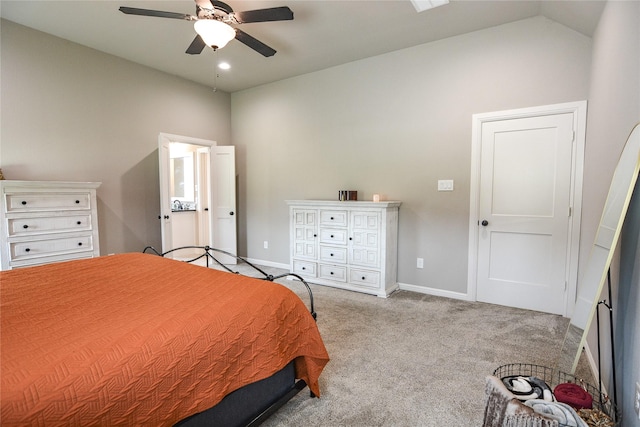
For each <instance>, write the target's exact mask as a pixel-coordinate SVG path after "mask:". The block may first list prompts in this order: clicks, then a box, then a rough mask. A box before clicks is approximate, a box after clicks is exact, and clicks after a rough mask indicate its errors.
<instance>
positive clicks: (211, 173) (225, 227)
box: [158, 133, 237, 259]
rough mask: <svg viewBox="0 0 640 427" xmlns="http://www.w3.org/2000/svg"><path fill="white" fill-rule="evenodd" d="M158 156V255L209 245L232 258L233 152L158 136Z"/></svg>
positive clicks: (193, 140) (183, 255)
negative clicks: (159, 253) (159, 228)
mask: <svg viewBox="0 0 640 427" xmlns="http://www.w3.org/2000/svg"><path fill="white" fill-rule="evenodd" d="M158 153H159V156H158V157H159V166H160V204H161V206H160V208H161V234H162V252H166V251H168V250H170V249H174V248H177V247H182V246H211V247H215V248H219V249H223V250H226V251H228V252H231V253H236V250H237V248H236V241H237V237H236V221H235V218H236V216H235V215H234V214H235V200H236V197H235V195H236V193H235V151H234V147H231V146H221V147H218V146H217V145H216V142H215V141H209V140H202V139H198V138H191V137H185V136H180V135H171V134H165V133H161V134H160V135H159V138H158ZM173 255H174V258H181V259H183V258H184V259H186V258H190V257H191V256H192V255H193V251H191V252H190V251H177V252H174V253H173Z"/></svg>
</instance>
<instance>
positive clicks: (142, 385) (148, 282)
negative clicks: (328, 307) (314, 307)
mask: <svg viewBox="0 0 640 427" xmlns="http://www.w3.org/2000/svg"><path fill="white" fill-rule="evenodd" d="M0 284H1V290H0V292H1V293H0V302H1V312H0V316H1V318H2V330H1V331H0V333H1V340H2V347H1V352H2V356H1V366H0V368H1V375H2V382H1V387H2V388H1V391H0V393H1V395H0V397H1V412H0V416H1V419H0V422H1V424H2V425H3V426H10V425H33V426H37V425H77V426H80V425H82V426H89V425H109V426H112V425H127V426H133V425H138V426H139V425H152V426H161V425H172V424H174V423H175V422H177V421H179V420H180V419H183V418H185V417H187V416H189V415H191V414H194V413H197V412H201V411H203V410H205V409H207V408H209V407H211V406H213V405H215V404H216V403H217V402H219V401H220V400H221V399H222V398H223V397H224V396H225V395H226V394H228V393H230V392H231V391H233V390H236V389H238V388H240V387H242V386H244V385H246V384H249V383H252V382H255V381H257V380H260V379H263V378H266V377H268V376H270V375H272V374H273V373H275V372H277V371H278V370H280V369H281V368H282V367H284V366H285V365H286V364H287V363H288V362H290V361H291V360H293V359H295V360H296V376H297V377H298V378H302V379H304V380H305V381H306V382H307V384H309V386H310V388H311V390H312V391H313V392H314V393H315V394H317V395H319V390H318V376H319V375H320V372H321V371H322V369H323V368H324V366H325V364H326V363H327V362H328V360H329V358H328V355H327V352H326V350H325V347H324V344H323V342H322V339H321V337H320V334H319V333H318V329H317V327H316V324H315V321H314V320H313V318H312V317H311V315H310V314H309V311H308V310H307V308H306V306H305V305H304V303H303V302H302V301H301V300H300V298H298V296H297V295H295V294H294V293H293V292H291V291H290V290H289V289H287V288H286V287H284V286H281V285H278V284H276V283H271V282H267V281H262V280H258V279H251V278H247V277H243V276H239V275H235V274H231V273H226V272H221V271H216V270H212V269H207V268H204V267H198V266H193V265H188V264H186V263H182V262H178V261H173V260H169V259H164V258H161V257H158V256H154V255H144V254H122V255H113V256H106V257H100V258H94V259H91V260H79V261H71V262H65V263H59V264H51V265H46V266H42V267H32V268H26V269H19V270H12V271H6V272H2V273H0Z"/></svg>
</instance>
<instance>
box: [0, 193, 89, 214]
mask: <svg viewBox="0 0 640 427" xmlns="http://www.w3.org/2000/svg"><path fill="white" fill-rule="evenodd" d="M6 197H7V199H6V200H7V203H6V210H7V212H35V211H50V210H80V209H90V208H91V194H90V193H88V192H87V193H80V192H79V193H44V192H43V193H10V194H7V196H6Z"/></svg>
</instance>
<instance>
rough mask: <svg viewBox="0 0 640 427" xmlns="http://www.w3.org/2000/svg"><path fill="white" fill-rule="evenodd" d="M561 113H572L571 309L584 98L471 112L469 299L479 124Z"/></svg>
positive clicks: (474, 258) (473, 276)
mask: <svg viewBox="0 0 640 427" xmlns="http://www.w3.org/2000/svg"><path fill="white" fill-rule="evenodd" d="M565 113H571V114H573V120H574V131H575V137H574V146H573V150H572V158H571V196H570V198H571V218H570V221H569V242H568V254H567V260H568V264H567V269H568V277H567V292H566V298H565V304H564V305H565V309H564V316H566V317H570V316H571V314H572V313H573V309H574V306H575V296H576V290H577V282H578V256H579V253H578V252H579V243H580V219H581V216H582V215H581V212H582V182H583V166H584V147H585V139H586V119H587V102H586V101H577V102H569V103H563V104H555V105H545V106H539V107H530V108H522V109H515V110H506V111H497V112H490V113H482V114H474V115H473V117H472V135H471V187H470V202H469V265H468V280H467V295H468V296H469V299H470V300H472V301H476V300H477V272H478V224H479V221H480V218H479V203H480V172H481V171H480V169H481V152H482V147H481V145H482V126H483V124H485V123H489V122H493V121H501V120H509V119H519V118H528V117H537V116H547V115H555V114H565Z"/></svg>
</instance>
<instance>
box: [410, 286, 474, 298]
mask: <svg viewBox="0 0 640 427" xmlns="http://www.w3.org/2000/svg"><path fill="white" fill-rule="evenodd" d="M398 285H399V286H400V289H401V290H403V291H411V292H417V293H420V294H427V295H433V296H437V297H445V298H453V299H459V300H463V301H472V299H471V298H470V297H469V295H468V294H466V293H462V292H453V291H446V290H443V289H436V288H429V287H426V286H417V285H410V284H408V283H398Z"/></svg>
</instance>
